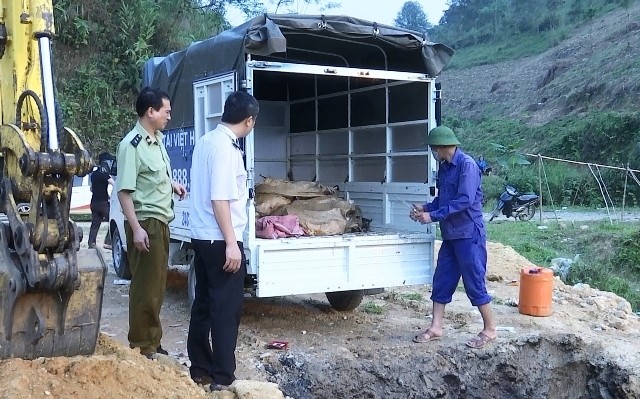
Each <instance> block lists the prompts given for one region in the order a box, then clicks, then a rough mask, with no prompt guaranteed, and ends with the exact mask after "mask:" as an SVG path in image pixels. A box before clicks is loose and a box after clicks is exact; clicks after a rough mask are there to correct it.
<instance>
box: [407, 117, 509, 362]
mask: <svg viewBox="0 0 640 399" xmlns="http://www.w3.org/2000/svg"><path fill="white" fill-rule="evenodd" d="M427 144H428V145H429V146H430V147H431V151H432V152H433V156H434V158H435V159H436V161H438V162H439V169H438V194H437V196H436V197H435V198H434V199H433V201H432V202H430V203H427V204H424V205H422V206H416V207H415V208H414V210H412V211H411V213H410V215H409V216H410V217H411V219H413V220H414V221H418V222H420V223H422V224H425V223H431V222H439V223H440V231H441V233H442V246H441V247H440V252H439V253H438V261H437V265H436V270H435V273H434V276H433V287H432V293H431V300H432V301H433V317H432V319H431V326H430V327H429V328H427V329H426V330H425V331H424V332H422V333H420V334H418V335H416V336H415V337H414V338H413V341H414V342H417V343H424V342H429V341H433V340H437V339H440V338H441V337H442V324H443V319H444V309H445V306H446V304H447V303H449V302H451V300H452V297H453V294H454V292H455V291H456V287H457V286H458V282H459V281H460V278H461V277H462V283H463V284H464V289H465V292H466V294H467V297H468V298H469V300H470V301H471V304H472V305H473V306H477V307H478V310H479V311H480V314H481V315H482V320H483V322H484V328H483V329H482V331H481V332H480V333H479V334H478V335H476V336H475V337H473V338H472V339H470V340H469V341H467V343H466V345H467V346H469V347H470V348H474V349H477V348H482V347H483V346H485V345H487V344H489V343H491V342H493V341H494V340H495V339H496V336H497V333H496V325H495V321H494V318H493V312H492V310H491V304H490V303H491V297H490V296H489V294H488V293H487V287H486V283H485V274H486V272H487V246H486V243H487V234H486V231H485V226H484V221H483V218H482V197H483V195H482V188H481V175H480V170H479V168H478V165H477V164H476V162H475V161H474V159H473V158H472V157H470V156H469V155H467V154H465V153H464V152H462V150H460V149H459V148H458V147H457V146H458V145H459V144H460V142H459V141H458V138H457V137H456V136H455V134H454V132H453V131H452V130H451V129H449V128H448V127H446V126H438V127H436V128H434V129H432V130H431V131H430V132H429V135H428V137H427Z"/></svg>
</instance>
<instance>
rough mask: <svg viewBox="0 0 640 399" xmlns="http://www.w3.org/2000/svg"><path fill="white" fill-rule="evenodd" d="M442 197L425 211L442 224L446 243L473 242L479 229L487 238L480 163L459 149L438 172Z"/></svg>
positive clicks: (441, 228)
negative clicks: (475, 230) (467, 239)
mask: <svg viewBox="0 0 640 399" xmlns="http://www.w3.org/2000/svg"><path fill="white" fill-rule="evenodd" d="M437 187H438V194H437V196H436V197H435V198H434V199H433V201H432V202H430V203H428V204H425V205H424V206H423V209H424V211H425V212H428V213H429V216H430V217H431V220H433V221H435V222H440V231H441V232H442V239H443V240H456V239H460V238H471V237H473V232H474V229H475V228H478V229H479V230H480V233H481V234H482V235H485V230H484V221H483V219H482V196H483V194H482V187H481V177H480V170H479V168H478V165H477V164H476V161H475V160H474V159H473V158H471V157H470V156H469V155H467V154H465V153H464V152H462V150H460V149H459V148H456V152H455V154H454V155H453V158H452V159H451V162H447V161H443V162H441V163H440V168H439V169H438V182H437Z"/></svg>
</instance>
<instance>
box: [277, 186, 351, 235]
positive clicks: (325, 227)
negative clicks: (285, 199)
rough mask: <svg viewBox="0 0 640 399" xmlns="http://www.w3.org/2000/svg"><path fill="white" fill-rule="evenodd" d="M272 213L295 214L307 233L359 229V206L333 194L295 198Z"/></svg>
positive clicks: (319, 233)
mask: <svg viewBox="0 0 640 399" xmlns="http://www.w3.org/2000/svg"><path fill="white" fill-rule="evenodd" d="M273 214H274V215H296V216H298V219H299V220H300V226H302V229H303V230H304V231H305V233H306V234H307V235H313V236H320V235H336V234H343V233H349V232H353V231H360V230H361V228H362V214H361V211H360V208H359V207H357V206H356V205H355V204H352V203H349V202H348V201H345V200H343V199H342V198H339V197H337V196H335V195H325V196H322V197H315V198H311V199H307V200H296V201H293V202H291V203H290V204H288V205H284V206H281V207H279V208H278V209H276V210H275V211H274V212H273Z"/></svg>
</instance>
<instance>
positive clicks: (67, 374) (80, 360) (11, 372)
mask: <svg viewBox="0 0 640 399" xmlns="http://www.w3.org/2000/svg"><path fill="white" fill-rule="evenodd" d="M0 396H1V397H3V398H47V397H49V398H205V397H206V396H205V392H204V390H203V389H202V388H200V387H198V386H197V385H196V384H195V383H194V382H193V381H191V379H190V378H188V374H187V373H186V371H185V370H181V369H180V368H179V367H176V366H175V365H172V364H171V362H167V361H162V360H149V359H147V358H146V357H144V356H142V355H140V353H139V352H135V351H133V350H131V349H129V348H127V347H125V346H124V345H122V343H120V342H117V341H114V340H112V339H111V338H109V337H107V336H105V335H102V334H101V335H100V337H99V342H98V347H97V348H96V353H95V355H93V356H76V357H70V358H63V357H58V358H48V359H45V358H39V359H36V360H32V361H28V360H22V359H11V360H5V361H2V362H0Z"/></svg>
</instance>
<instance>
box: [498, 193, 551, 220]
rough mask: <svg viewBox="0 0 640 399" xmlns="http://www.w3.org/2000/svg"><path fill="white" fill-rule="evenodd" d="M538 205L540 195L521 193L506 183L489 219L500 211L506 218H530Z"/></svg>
mask: <svg viewBox="0 0 640 399" xmlns="http://www.w3.org/2000/svg"><path fill="white" fill-rule="evenodd" d="M539 205H540V196H538V195H537V194H522V193H520V192H518V190H517V189H516V188H515V187H513V186H509V185H507V186H506V187H505V190H504V192H503V193H502V194H501V195H500V199H498V203H497V204H496V207H495V209H494V210H493V212H491V216H490V217H489V221H492V220H493V219H495V218H496V217H497V216H498V215H500V213H502V214H503V215H505V216H506V217H507V218H509V217H513V218H514V219H517V220H531V219H532V218H533V216H534V215H535V214H536V209H537V207H538V206H539Z"/></svg>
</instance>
